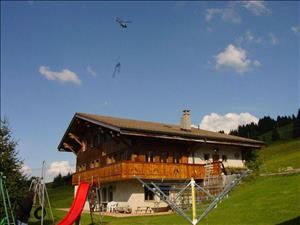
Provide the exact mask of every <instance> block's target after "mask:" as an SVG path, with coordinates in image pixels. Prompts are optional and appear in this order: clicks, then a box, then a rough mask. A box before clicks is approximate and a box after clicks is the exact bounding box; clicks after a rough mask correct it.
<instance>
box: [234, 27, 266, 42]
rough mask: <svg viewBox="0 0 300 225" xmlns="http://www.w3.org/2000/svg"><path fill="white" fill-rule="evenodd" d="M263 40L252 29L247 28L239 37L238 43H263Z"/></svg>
mask: <svg viewBox="0 0 300 225" xmlns="http://www.w3.org/2000/svg"><path fill="white" fill-rule="evenodd" d="M262 42H263V38H262V37H257V36H255V35H254V34H253V33H252V32H251V31H250V30H247V31H246V32H245V33H244V34H243V35H242V36H240V37H239V38H237V43H238V44H242V43H247V44H251V43H254V44H261V43H262Z"/></svg>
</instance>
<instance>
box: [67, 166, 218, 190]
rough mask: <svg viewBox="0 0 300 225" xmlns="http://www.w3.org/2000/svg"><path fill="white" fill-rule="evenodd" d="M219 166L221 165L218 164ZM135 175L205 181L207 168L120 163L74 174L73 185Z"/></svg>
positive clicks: (146, 177) (150, 177)
mask: <svg viewBox="0 0 300 225" xmlns="http://www.w3.org/2000/svg"><path fill="white" fill-rule="evenodd" d="M218 165H219V164H218ZM218 165H216V166H215V167H214V168H216V173H220V170H219V166H218ZM134 175H136V176H139V177H140V178H142V179H168V180H186V179H190V178H191V177H193V178H194V179H203V178H204V175H205V168H204V165H202V164H175V163H145V162H143V163H142V162H130V161H125V162H120V163H115V164H111V165H107V166H104V167H98V168H93V169H89V170H86V171H81V172H76V173H74V174H73V177H72V183H73V184H74V185H76V184H78V183H79V182H80V181H86V182H90V183H96V184H97V183H99V184H101V183H107V182H111V181H119V180H126V179H133V178H134Z"/></svg>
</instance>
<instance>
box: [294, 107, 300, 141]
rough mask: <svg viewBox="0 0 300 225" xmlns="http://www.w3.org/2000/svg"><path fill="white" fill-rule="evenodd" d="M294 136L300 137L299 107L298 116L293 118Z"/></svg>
mask: <svg viewBox="0 0 300 225" xmlns="http://www.w3.org/2000/svg"><path fill="white" fill-rule="evenodd" d="M293 137H294V138H298V137H300V109H298V114H297V117H296V118H294V120H293Z"/></svg>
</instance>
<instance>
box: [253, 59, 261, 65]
mask: <svg viewBox="0 0 300 225" xmlns="http://www.w3.org/2000/svg"><path fill="white" fill-rule="evenodd" d="M253 65H254V66H261V62H260V61H259V60H254V61H253Z"/></svg>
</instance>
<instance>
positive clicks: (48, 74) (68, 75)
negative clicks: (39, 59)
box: [39, 66, 81, 85]
mask: <svg viewBox="0 0 300 225" xmlns="http://www.w3.org/2000/svg"><path fill="white" fill-rule="evenodd" d="M39 72H40V74H41V75H42V76H44V77H45V78H46V79H47V80H57V81H59V82H62V83H66V82H71V83H74V84H77V85H80V84H81V81H80V79H79V78H78V76H77V74H76V73H74V72H72V71H70V70H68V69H63V70H62V71H61V72H54V71H51V70H50V68H49V67H47V66H40V68H39Z"/></svg>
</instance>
